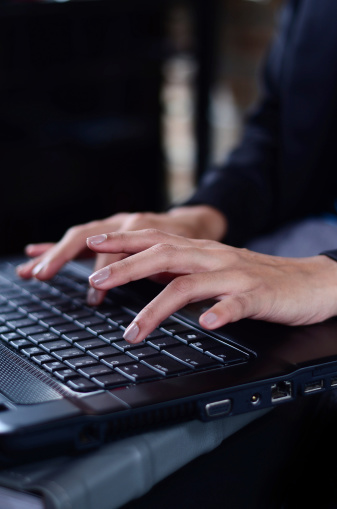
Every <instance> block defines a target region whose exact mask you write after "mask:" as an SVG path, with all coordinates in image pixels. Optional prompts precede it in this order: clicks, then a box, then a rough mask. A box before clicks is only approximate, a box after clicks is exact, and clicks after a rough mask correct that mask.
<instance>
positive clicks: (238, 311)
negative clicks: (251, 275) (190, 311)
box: [199, 293, 258, 330]
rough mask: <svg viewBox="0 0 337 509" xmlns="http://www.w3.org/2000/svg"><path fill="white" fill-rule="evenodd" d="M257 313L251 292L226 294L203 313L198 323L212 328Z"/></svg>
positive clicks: (256, 306) (255, 302)
mask: <svg viewBox="0 0 337 509" xmlns="http://www.w3.org/2000/svg"><path fill="white" fill-rule="evenodd" d="M257 313H258V305H257V301H256V299H255V298H254V295H253V294H252V293H240V294H238V295H227V296H225V297H223V298H222V300H221V301H220V302H217V303H216V304H214V306H212V307H211V308H210V309H208V310H207V311H206V312H205V313H203V314H202V315H201V316H200V318H199V323H200V325H201V326H202V327H204V328H205V329H209V330H213V329H217V328H219V327H222V326H223V325H226V324H227V323H232V322H237V321H239V320H241V319H243V318H250V317H254V316H255V315H256V314H257Z"/></svg>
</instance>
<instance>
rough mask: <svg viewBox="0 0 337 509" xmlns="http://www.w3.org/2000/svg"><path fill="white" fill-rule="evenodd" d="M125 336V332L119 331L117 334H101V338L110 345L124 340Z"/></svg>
mask: <svg viewBox="0 0 337 509" xmlns="http://www.w3.org/2000/svg"><path fill="white" fill-rule="evenodd" d="M123 334H124V331H121V330H118V331H116V332H105V333H104V334H100V337H101V338H103V339H105V341H108V342H109V343H113V342H114V341H118V340H120V339H123Z"/></svg>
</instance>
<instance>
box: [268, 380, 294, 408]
mask: <svg viewBox="0 0 337 509" xmlns="http://www.w3.org/2000/svg"><path fill="white" fill-rule="evenodd" d="M292 397H293V386H292V383H291V382H288V381H282V382H277V383H276V384H273V385H272V386H271V401H272V403H278V402H279V401H285V400H287V399H291V398H292Z"/></svg>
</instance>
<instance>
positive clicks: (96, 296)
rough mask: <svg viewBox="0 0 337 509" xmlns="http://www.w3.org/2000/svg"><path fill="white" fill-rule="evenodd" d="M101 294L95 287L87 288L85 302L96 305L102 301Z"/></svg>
mask: <svg viewBox="0 0 337 509" xmlns="http://www.w3.org/2000/svg"><path fill="white" fill-rule="evenodd" d="M102 294H103V292H102V291H101V290H96V288H92V287H91V288H89V290H88V293H87V303H88V304H89V306H98V304H100V303H101V302H102Z"/></svg>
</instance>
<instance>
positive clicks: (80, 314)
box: [64, 307, 93, 320]
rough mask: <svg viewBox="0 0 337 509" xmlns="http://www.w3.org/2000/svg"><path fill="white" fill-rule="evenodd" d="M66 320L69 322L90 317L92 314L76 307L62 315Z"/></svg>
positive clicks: (87, 310) (89, 310)
mask: <svg viewBox="0 0 337 509" xmlns="http://www.w3.org/2000/svg"><path fill="white" fill-rule="evenodd" d="M64 315H65V316H66V317H67V318H70V319H71V320H77V319H79V318H84V317H88V316H92V315H93V312H92V310H91V309H83V308H81V307H76V308H75V309H70V310H68V311H67V312H65V313H64Z"/></svg>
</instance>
